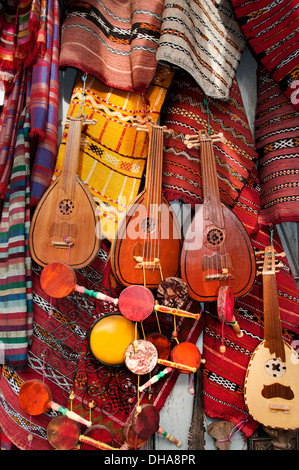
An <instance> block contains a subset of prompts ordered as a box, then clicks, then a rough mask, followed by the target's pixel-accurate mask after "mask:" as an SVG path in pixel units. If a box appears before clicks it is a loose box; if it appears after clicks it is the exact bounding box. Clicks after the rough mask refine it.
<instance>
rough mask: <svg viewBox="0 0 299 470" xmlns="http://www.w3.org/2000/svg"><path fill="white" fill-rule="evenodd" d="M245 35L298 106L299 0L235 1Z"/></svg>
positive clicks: (234, 6) (273, 76) (284, 90)
mask: <svg viewBox="0 0 299 470" xmlns="http://www.w3.org/2000/svg"><path fill="white" fill-rule="evenodd" d="M231 3H232V6H233V8H234V11H235V14H236V16H237V18H238V20H239V22H240V25H241V28H242V31H243V33H244V36H245V38H246V39H247V41H248V42H249V44H250V46H251V48H252V50H253V51H254V52H255V54H256V57H257V58H258V60H259V61H261V63H262V64H263V65H264V67H265V68H266V69H267V70H268V72H270V73H271V75H272V78H273V79H274V80H275V81H276V82H277V83H278V85H279V86H280V88H281V90H282V91H283V92H284V93H285V94H286V96H287V97H288V98H289V100H290V101H291V102H292V104H293V105H294V106H295V107H296V108H297V109H299V99H298V91H299V86H298V79H299V48H298V43H299V4H298V1H297V0H260V1H259V2H257V1H256V0H249V1H246V2H244V1H243V0H232V2H231Z"/></svg>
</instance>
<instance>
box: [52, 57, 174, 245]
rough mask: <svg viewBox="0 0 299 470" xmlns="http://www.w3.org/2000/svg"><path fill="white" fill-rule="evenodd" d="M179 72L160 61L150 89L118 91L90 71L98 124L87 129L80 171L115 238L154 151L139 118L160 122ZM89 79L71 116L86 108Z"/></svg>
mask: <svg viewBox="0 0 299 470" xmlns="http://www.w3.org/2000/svg"><path fill="white" fill-rule="evenodd" d="M172 76H173V72H172V71H171V70H170V69H169V68H168V67H163V66H159V67H158V68H157V72H156V75H155V77H154V79H153V80H152V83H151V85H150V86H149V88H148V90H147V93H146V101H144V100H143V98H142V96H141V95H140V94H139V93H133V92H129V91H122V90H117V89H115V88H110V87H108V86H107V85H104V84H103V83H101V82H100V81H98V80H97V79H95V78H94V77H91V76H89V75H88V77H87V79H86V89H85V94H84V102H83V108H82V110H83V112H84V114H85V115H86V117H87V118H88V119H95V120H96V125H94V126H86V127H84V128H83V130H82V137H81V155H80V161H79V167H78V175H79V176H80V178H81V179H82V181H83V182H84V183H85V184H86V185H87V187H88V188H89V190H90V192H91V194H92V195H93V197H94V199H95V201H96V203H97V205H98V209H99V214H100V217H101V223H102V232H103V234H104V235H105V236H106V237H107V238H108V239H112V238H113V237H114V234H115V230H116V225H117V222H118V217H119V216H120V215H121V214H122V213H123V212H124V211H125V210H126V208H127V207H128V205H130V204H131V203H132V201H133V200H134V199H135V197H136V196H137V194H138V192H139V188H140V183H141V179H142V176H143V173H144V168H145V163H146V159H147V150H148V135H147V133H146V132H139V131H137V130H136V129H135V128H134V127H133V118H134V116H137V117H139V118H141V119H144V118H146V119H148V118H150V119H151V120H152V121H153V122H157V121H158V118H159V115H160V110H161V106H162V104H163V102H164V99H165V96H166V92H167V90H168V87H169V85H170V83H171V80H172ZM83 87H84V85H83V82H82V77H81V74H79V76H78V78H77V80H76V83H75V86H74V89H73V93H72V96H71V100H70V105H69V109H68V116H73V117H74V116H77V114H78V113H80V112H82V111H81V105H82V94H83ZM67 131H68V129H67V127H66V128H65V131H64V133H63V136H62V141H61V145H60V149H59V152H58V156H57V162H56V169H55V176H56V175H58V174H59V172H60V171H61V169H62V164H63V157H64V150H65V144H66V140H67Z"/></svg>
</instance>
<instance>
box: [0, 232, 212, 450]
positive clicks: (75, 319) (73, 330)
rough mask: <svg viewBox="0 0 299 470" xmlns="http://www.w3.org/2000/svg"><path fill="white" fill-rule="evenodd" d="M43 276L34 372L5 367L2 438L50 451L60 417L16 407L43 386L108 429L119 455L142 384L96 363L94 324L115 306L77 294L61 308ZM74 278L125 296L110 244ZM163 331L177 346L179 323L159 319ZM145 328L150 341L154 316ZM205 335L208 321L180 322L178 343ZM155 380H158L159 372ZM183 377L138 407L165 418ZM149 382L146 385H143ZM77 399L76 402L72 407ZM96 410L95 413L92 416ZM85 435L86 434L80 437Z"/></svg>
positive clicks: (36, 286)
mask: <svg viewBox="0 0 299 470" xmlns="http://www.w3.org/2000/svg"><path fill="white" fill-rule="evenodd" d="M40 273H41V269H40V267H38V266H36V265H34V266H33V307H34V323H33V338H32V344H31V347H30V350H29V366H28V369H27V371H25V372H22V371H15V370H14V369H13V368H12V367H9V366H3V367H2V377H1V381H0V404H1V406H0V423H1V426H2V429H3V432H4V433H5V435H6V436H7V438H9V439H10V440H11V441H12V443H13V444H14V445H16V446H17V447H18V448H20V449H28V450H30V449H32V450H48V449H52V447H51V445H50V444H49V442H48V440H47V435H46V429H47V425H48V423H49V422H50V420H51V419H52V418H53V417H55V416H57V413H56V412H54V411H53V410H49V411H46V412H45V413H43V414H42V415H39V416H35V417H31V418H30V416H28V415H27V414H26V413H24V412H23V411H22V409H21V408H20V405H19V403H18V392H19V389H20V386H21V384H22V383H23V381H25V380H29V379H34V378H36V379H39V380H44V381H45V383H46V384H47V385H48V386H49V387H50V389H51V393H52V399H53V400H54V401H55V402H56V403H58V404H60V405H62V406H69V408H70V409H73V411H75V412H77V413H80V414H81V415H82V416H84V417H85V418H87V419H89V418H90V416H91V420H92V422H93V424H102V425H105V426H106V427H107V428H108V429H110V431H111V432H112V433H113V435H114V438H115V441H116V446H117V447H118V446H120V444H121V443H122V442H123V426H124V425H125V424H126V423H127V422H128V421H129V419H130V416H131V412H132V410H133V409H134V407H135V405H136V403H137V376H136V375H134V374H132V373H130V372H129V370H128V369H127V368H126V367H125V366H116V367H115V366H104V365H101V364H100V363H99V362H98V361H96V360H95V359H94V358H93V356H92V354H91V353H90V351H89V347H88V334H89V331H90V329H91V328H92V326H93V324H94V322H95V321H96V320H97V319H99V318H101V317H103V315H105V314H108V313H111V312H114V311H117V310H116V309H115V307H113V306H112V304H108V303H107V302H103V301H98V300H95V299H94V298H92V297H88V296H84V295H83V294H79V293H73V294H71V295H69V296H68V297H67V298H65V299H61V300H59V301H55V300H54V299H52V300H51V299H49V297H48V296H47V295H46V294H45V293H44V292H43V291H42V289H41V287H40V280H39V279H40ZM76 274H77V281H78V284H80V285H83V286H85V287H86V288H88V289H94V290H95V291H100V292H103V293H105V294H108V295H111V296H112V297H118V295H119V293H120V287H119V286H118V285H117V283H116V281H115V278H114V276H113V274H112V271H111V266H110V248H109V243H108V242H107V241H103V242H102V245H101V249H100V252H99V255H98V256H97V258H96V259H95V260H94V261H93V263H92V264H91V265H89V266H88V267H86V268H84V269H82V270H78V271H77V272H76ZM186 308H188V309H190V310H191V311H193V312H198V313H199V312H200V305H199V304H196V303H191V304H190V305H189V304H188V305H187V307H186ZM51 310H52V314H51ZM169 317H171V318H169ZM159 324H160V328H161V332H162V333H163V334H164V335H166V336H167V337H168V338H171V332H172V330H173V327H174V322H173V316H170V315H165V314H162V315H160V316H159ZM143 326H144V332H145V334H146V333H148V332H149V331H153V330H154V331H157V330H158V328H157V321H156V317H155V316H153V315H151V316H150V317H149V318H148V319H146V320H145V321H144V322H143ZM203 327H204V317H201V318H200V320H197V321H194V320H190V319H185V320H183V319H180V320H179V321H177V331H178V339H179V341H180V342H182V341H184V340H186V341H191V342H193V343H195V342H196V341H197V339H198V337H199V335H200V333H201V332H202V329H203ZM141 335H142V332H141ZM172 341H173V340H172ZM175 344H176V343H175ZM172 346H174V344H173V343H172ZM152 373H153V374H154V373H156V370H155V371H153V372H152ZM177 377H178V372H177V371H176V370H174V371H173V372H172V373H171V374H169V375H168V376H166V377H165V378H163V379H161V380H160V381H159V382H158V383H157V384H155V386H154V387H153V396H152V398H150V397H149V395H148V393H147V390H145V391H144V392H142V393H141V394H140V403H141V404H143V403H149V402H150V403H153V404H154V406H155V407H156V408H157V409H158V411H160V410H161V408H162V407H163V405H164V403H165V400H166V398H167V396H168V394H169V393H170V391H171V390H172V388H173V386H174V385H175V382H176V380H177ZM145 380H147V379H145V378H144V377H143V378H142V383H143V381H145ZM72 392H74V399H73V400H70V396H71V393H72ZM91 403H92V405H93V408H92V409H91V411H90V407H89V404H91ZM90 413H91V414H90ZM160 425H161V426H163V423H161V422H160ZM164 426H165V425H164ZM84 430H85V428H84V426H82V432H84ZM168 431H169V432H171V430H168ZM29 433H32V435H33V440H32V442H31V444H30V443H29V441H28V434H29Z"/></svg>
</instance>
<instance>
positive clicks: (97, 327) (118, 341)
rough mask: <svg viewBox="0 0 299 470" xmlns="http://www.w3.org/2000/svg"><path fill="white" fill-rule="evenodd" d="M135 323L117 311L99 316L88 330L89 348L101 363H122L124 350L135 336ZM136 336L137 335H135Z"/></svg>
mask: <svg viewBox="0 0 299 470" xmlns="http://www.w3.org/2000/svg"><path fill="white" fill-rule="evenodd" d="M136 334H137V335H138V332H137V333H136V328H135V324H134V323H133V322H131V321H130V320H128V319H127V318H125V317H124V316H123V315H121V314H119V313H112V314H108V315H105V316H104V317H102V318H100V319H99V320H98V321H97V322H96V323H95V324H94V325H93V327H92V328H91V330H90V332H89V338H88V339H89V349H90V351H91V353H92V355H93V356H94V357H95V358H96V359H97V360H98V361H100V362H101V363H102V364H106V365H111V366H117V365H121V364H123V363H124V357H125V351H126V348H127V347H128V345H129V344H130V343H131V342H132V341H134V339H135V338H136ZM137 337H138V336H137Z"/></svg>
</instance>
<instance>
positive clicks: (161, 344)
mask: <svg viewBox="0 0 299 470" xmlns="http://www.w3.org/2000/svg"><path fill="white" fill-rule="evenodd" d="M146 339H147V341H150V342H151V343H152V344H153V345H154V346H155V348H156V349H157V351H158V357H159V359H168V358H169V354H170V349H171V345H170V341H169V339H168V338H166V336H164V335H162V334H161V333H158V332H156V331H154V332H153V333H148V334H147V335H146Z"/></svg>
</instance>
